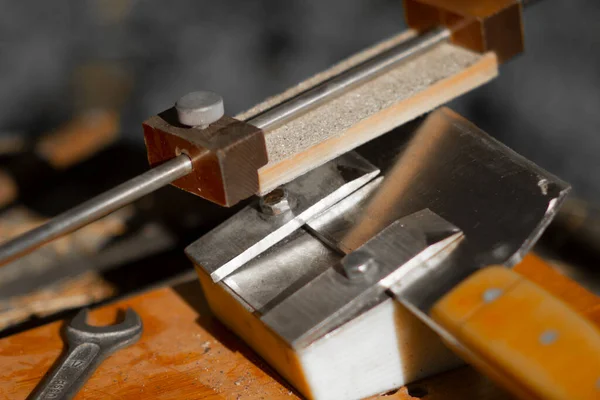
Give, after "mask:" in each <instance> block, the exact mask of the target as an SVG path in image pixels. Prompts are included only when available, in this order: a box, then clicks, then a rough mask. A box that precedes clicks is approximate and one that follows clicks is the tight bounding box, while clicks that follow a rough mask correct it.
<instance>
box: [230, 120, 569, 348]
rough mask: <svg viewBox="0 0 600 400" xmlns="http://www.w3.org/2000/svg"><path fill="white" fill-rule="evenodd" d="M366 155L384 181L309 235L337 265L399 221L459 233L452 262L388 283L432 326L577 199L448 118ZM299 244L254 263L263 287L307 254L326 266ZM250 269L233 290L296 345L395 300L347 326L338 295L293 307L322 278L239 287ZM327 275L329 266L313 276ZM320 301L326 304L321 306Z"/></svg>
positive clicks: (374, 300)
mask: <svg viewBox="0 0 600 400" xmlns="http://www.w3.org/2000/svg"><path fill="white" fill-rule="evenodd" d="M358 152H359V153H361V154H363V155H364V156H365V157H366V158H368V159H369V160H370V161H371V162H372V163H373V164H375V165H377V166H378V167H379V168H380V169H381V170H382V172H383V174H384V176H382V177H378V178H376V179H374V180H372V181H370V182H369V183H367V184H366V185H364V186H363V187H362V188H360V189H359V190H357V191H355V192H354V193H352V194H350V195H349V196H347V197H346V198H345V199H343V200H341V201H340V202H338V203H336V204H335V205H334V206H332V207H330V208H329V209H328V210H327V211H326V212H324V213H321V214H320V215H319V216H317V217H315V218H313V219H311V220H309V221H308V222H307V224H306V225H305V227H304V228H305V230H307V231H309V232H310V233H311V234H312V235H313V236H314V237H316V238H318V239H320V240H321V241H323V243H325V244H327V245H328V246H329V247H330V248H331V253H330V254H331V259H332V260H339V258H340V256H337V257H336V256H335V253H336V251H337V252H338V253H339V254H349V253H351V252H353V251H355V250H356V249H358V248H360V247H361V246H363V245H364V244H365V243H367V242H368V241H369V240H371V239H372V238H373V237H376V236H377V235H378V234H379V233H380V232H381V231H382V230H384V229H385V228H386V227H388V226H390V224H392V223H394V222H395V221H396V220H398V219H400V218H403V217H406V216H408V215H411V214H414V213H415V212H419V211H421V210H424V209H430V210H431V211H432V212H433V213H435V214H437V215H439V216H440V217H441V218H443V219H444V220H445V221H448V222H449V223H451V224H452V225H453V226H456V227H457V228H459V229H460V230H461V232H462V233H463V234H464V237H465V239H464V240H462V241H460V244H459V245H458V246H457V247H456V249H455V250H454V251H453V252H451V253H449V254H446V255H447V258H446V259H445V260H443V261H441V262H436V263H423V264H419V265H417V264H406V265H405V266H409V267H407V268H404V267H402V268H401V269H400V270H403V272H401V273H400V274H401V275H397V276H394V275H392V278H390V280H388V281H387V283H386V284H385V286H386V287H387V286H389V287H390V288H393V289H394V290H395V292H396V296H397V298H398V299H399V300H400V301H402V302H403V303H404V304H405V305H407V307H409V308H411V309H412V310H413V311H414V312H415V314H417V315H420V316H421V317H422V318H423V319H424V320H426V322H427V317H426V314H427V312H428V311H429V308H430V306H431V305H432V303H433V302H434V301H435V300H436V299H438V298H439V297H440V296H442V295H443V294H445V293H446V292H447V291H448V290H450V289H451V288H453V287H454V286H455V285H456V283H457V282H459V281H461V280H462V279H464V278H465V277H466V276H468V275H470V274H471V273H472V272H474V271H475V270H477V269H479V268H481V267H485V266H487V265H490V264H507V265H512V264H514V263H516V262H518V261H520V259H521V258H522V256H523V255H524V254H525V253H526V252H528V251H529V250H530V248H531V246H532V245H533V244H534V243H535V241H536V240H537V238H538V237H539V235H540V234H541V233H542V231H543V230H544V228H545V227H546V225H547V224H548V223H549V222H550V220H551V219H552V217H553V215H554V213H555V212H556V210H557V208H558V207H559V206H560V205H561V203H562V202H563V200H564V198H565V196H566V195H567V193H568V191H569V186H568V185H567V184H566V183H564V182H563V181H561V180H560V179H557V178H556V177H554V176H553V175H551V174H549V173H548V172H546V171H544V170H543V169H541V168H539V167H538V166H536V165H535V164H533V163H531V162H529V161H528V160H526V159H524V158H523V157H521V156H519V155H518V154H516V153H514V152H513V151H512V150H510V149H508V148H507V147H505V146H504V145H502V144H501V143H499V142H497V141H496V140H494V139H493V138H491V137H490V136H489V135H487V134H486V133H485V132H483V131H481V130H480V129H478V128H477V127H476V126H474V125H473V124H471V123H470V122H468V121H466V120H465V119H463V118H462V117H460V116H458V115H457V114H455V113H453V112H452V111H450V110H447V109H441V110H438V111H436V112H434V113H432V114H431V115H430V116H429V117H428V118H427V119H426V120H425V122H423V123H422V124H421V126H420V127H419V129H416V130H413V131H411V130H409V129H408V127H406V128H403V130H402V131H400V132H394V134H390V135H386V136H384V137H381V138H379V139H377V140H376V141H375V142H374V143H371V144H368V145H366V146H364V147H363V148H360V149H358ZM421 228H423V227H422V226H421ZM427 231H428V232H429V233H430V235H433V236H434V237H435V236H436V234H435V229H433V230H432V228H431V227H430V228H427ZM440 235H441V237H445V236H444V235H447V232H446V233H444V231H443V230H442V231H440ZM404 238H405V240H404V241H403V243H404V244H405V245H408V244H409V243H411V242H410V241H411V240H412V241H413V243H414V238H412V239H411V238H410V236H407V235H406V234H405V235H404ZM296 241H297V239H292V238H290V239H289V242H288V243H286V246H282V247H273V248H272V249H270V250H268V251H267V252H265V253H264V255H263V256H264V257H265V259H264V260H265V262H264V263H263V262H262V260H261V259H257V260H254V261H253V262H252V271H254V273H256V274H258V272H257V271H260V268H261V265H262V268H263V270H262V272H261V273H260V274H259V275H256V276H257V279H258V277H260V279H261V280H264V279H265V276H266V275H268V274H271V273H272V274H275V275H273V276H279V277H285V274H284V272H283V271H282V272H281V273H280V269H283V268H285V260H293V261H291V263H293V265H294V266H301V265H302V262H301V260H302V259H301V257H302V253H304V254H305V255H304V257H307V259H313V260H317V263H318V262H319V261H318V260H325V257H323V258H321V256H319V255H318V254H317V253H313V252H312V251H313V250H312V249H313V248H314V247H311V246H305V245H304V244H301V242H300V241H298V245H299V249H300V250H296V249H295V248H294V244H295V242H296ZM421 244H422V243H421ZM302 249H304V251H302ZM309 253H310V254H309ZM398 254H400V255H398ZM403 254H404V255H403ZM373 256H374V258H375V259H378V257H379V262H381V261H382V260H383V261H385V260H388V261H387V262H388V263H389V265H390V266H391V265H395V266H396V267H397V266H398V265H399V264H398V260H399V259H401V258H402V257H405V256H406V254H405V252H400V253H397V251H396V250H394V249H392V248H391V247H388V248H387V250H386V249H382V250H381V251H378V254H376V255H375V254H374V255H373ZM381 257H383V258H381ZM267 259H268V260H270V261H267ZM273 260H277V262H273ZM438 261H439V260H438ZM384 263H385V262H384ZM410 265H412V267H410ZM245 268H246V266H244V267H243V268H241V269H240V270H239V271H238V272H236V273H233V274H232V275H231V276H230V277H228V278H227V281H225V284H228V285H229V284H231V287H232V288H233V289H232V290H234V291H235V292H236V294H237V295H239V296H240V297H242V298H244V299H246V298H254V299H256V298H257V297H259V296H262V297H263V298H269V301H268V303H269V306H268V307H265V308H264V309H261V313H262V318H263V319H264V320H265V322H268V323H269V325H270V326H271V327H272V328H273V329H274V330H275V331H276V332H277V333H278V334H280V335H282V336H283V337H285V338H287V340H290V341H292V342H293V343H295V344H296V345H297V346H301V345H306V344H307V343H310V341H311V340H315V339H318V338H319V337H320V335H323V334H326V333H329V332H330V331H331V329H335V326H336V325H339V324H341V323H343V320H344V318H352V316H353V315H354V316H356V315H359V314H360V313H361V312H362V311H364V309H366V308H369V307H373V306H376V305H377V304H379V303H380V302H382V301H385V300H387V299H388V298H389V296H388V295H387V294H382V295H381V296H379V297H378V296H377V295H373V296H372V297H371V300H370V301H369V302H366V303H360V302H359V303H353V304H354V305H353V308H351V309H347V310H345V311H344V312H342V313H340V314H337V315H338V316H339V318H338V319H335V318H333V317H331V316H330V315H331V314H334V311H331V310H332V309H336V307H337V306H336V305H337V304H339V303H338V300H337V298H338V296H339V294H337V293H336V295H335V296H333V295H332V294H331V293H332V292H331V291H330V290H324V291H323V292H321V293H318V294H315V293H313V297H310V296H309V297H302V299H304V300H302V301H298V300H294V299H296V298H295V296H297V295H298V296H299V294H298V293H300V292H301V291H303V290H308V289H306V288H308V287H310V286H311V285H313V284H316V283H315V282H316V280H317V279H318V278H315V279H313V280H310V282H306V281H303V282H304V284H303V285H302V284H298V283H295V284H294V283H293V282H294V280H293V279H289V280H286V279H285V278H281V280H279V281H278V282H277V284H274V283H270V284H269V285H265V286H261V285H260V283H259V281H258V280H256V281H254V282H253V281H252V274H251V273H250V271H246V275H245V277H244V279H238V277H237V275H238V273H242V271H245ZM320 268H323V266H322V265H320V266H319V267H318V268H315V269H314V270H313V271H315V270H317V269H320ZM296 273H297V274H298V275H302V274H301V272H296ZM278 274H279V275H278ZM323 274H331V282H334V283H335V282H347V281H349V280H348V279H346V277H345V276H344V274H343V273H342V272H341V271H340V266H339V263H338V262H337V261H336V262H332V263H331V264H330V267H329V269H327V270H326V271H325V272H323ZM399 276H401V277H402V279H399ZM232 282H235V284H232ZM261 291H262V293H259V292H261ZM313 298H314V299H319V301H318V302H313V301H312V299H313ZM296 301H297V304H296V305H295V304H294V303H295V302H296ZM347 303H349V304H350V303H352V301H347ZM284 306H285V307H284ZM327 310H329V312H327ZM325 314H327V315H325ZM342 317H343V318H342ZM429 322H430V321H429ZM292 342H290V344H291V343H292Z"/></svg>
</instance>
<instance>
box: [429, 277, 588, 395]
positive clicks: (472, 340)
mask: <svg viewBox="0 0 600 400" xmlns="http://www.w3.org/2000/svg"><path fill="white" fill-rule="evenodd" d="M431 317H432V318H433V319H434V320H435V321H436V322H437V323H438V324H440V325H441V326H442V327H443V328H444V329H445V330H446V331H447V332H448V333H450V334H451V335H452V336H454V338H456V340H457V342H455V343H449V344H450V346H451V347H453V348H454V349H455V350H456V351H457V352H458V353H459V354H461V355H462V356H463V357H465V358H466V359H467V360H468V361H471V362H472V363H473V364H474V365H475V366H476V367H479V368H481V369H482V370H483V372H484V373H486V374H487V375H489V376H490V377H491V378H495V379H496V380H498V381H499V383H501V384H502V385H504V386H505V387H506V388H508V389H510V390H512V391H513V392H514V393H515V394H517V395H518V396H519V397H521V398H542V399H580V400H587V399H590V400H591V399H598V398H600V330H598V329H597V327H596V326H594V325H593V324H592V323H591V322H589V321H588V320H586V319H585V318H584V317H582V316H580V315H579V314H577V313H576V312H575V311H573V310H571V309H570V308H569V307H568V306H567V305H566V304H564V303H563V302H562V301H560V300H558V299H557V298H555V297H553V296H552V295H551V294H550V293H548V292H546V291H545V290H544V289H542V288H540V287H539V286H537V285H535V284H534V283H531V282H529V281H528V280H527V279H525V278H524V277H522V276H520V275H519V274H517V273H516V272H513V271H511V270H509V269H507V268H503V267H490V268H486V269H483V270H481V271H479V272H477V273H475V274H473V275H472V276H470V277H469V278H468V279H466V280H465V281H463V282H462V283H461V284H459V285H458V286H457V288H456V289H454V290H453V291H452V292H450V293H449V294H447V295H446V296H444V297H443V298H442V299H441V300H439V301H438V302H437V303H436V304H435V305H434V307H433V308H432V310H431Z"/></svg>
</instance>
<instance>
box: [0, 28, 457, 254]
mask: <svg viewBox="0 0 600 400" xmlns="http://www.w3.org/2000/svg"><path fill="white" fill-rule="evenodd" d="M449 37H450V32H449V30H448V29H443V28H440V29H435V30H433V31H431V32H428V33H426V34H423V35H420V36H417V37H415V38H414V39H411V40H409V41H406V42H403V43H400V44H398V45H396V46H394V47H392V48H390V49H389V50H387V51H385V52H383V53H381V54H378V55H377V56H375V57H373V58H371V59H369V60H367V61H365V62H363V63H362V64H359V65H357V66H355V67H353V68H351V69H349V70H348V71H345V72H343V73H341V74H340V75H338V76H336V77H334V78H332V79H330V80H328V81H326V82H324V83H322V84H320V85H318V86H316V87H314V88H312V89H310V90H308V91H306V92H304V93H301V94H300V95H298V96H297V97H295V98H292V99H290V100H288V101H287V102H284V103H283V104H281V105H278V106H276V107H274V108H272V109H269V110H267V111H265V112H263V113H262V114H260V115H258V116H256V117H254V118H252V119H250V120H249V121H247V122H249V123H251V124H252V125H254V126H256V127H258V128H260V129H263V130H269V129H273V128H274V127H276V126H278V125H280V124H282V123H285V122H287V121H289V120H290V119H293V118H295V117H297V116H298V115H300V114H302V113H305V112H307V111H309V110H311V109H313V108H314V107H316V106H318V105H319V104H322V103H324V102H326V101H330V100H331V99H332V98H335V97H337V96H339V95H340V94H342V93H343V92H344V91H346V90H348V89H349V88H351V87H354V86H357V85H359V84H362V83H364V82H366V81H368V80H369V79H373V78H374V77H376V76H377V75H380V74H382V73H383V72H385V71H388V70H390V69H391V68H393V67H395V66H397V65H399V64H400V63H402V62H403V61H406V60H407V59H408V58H410V57H412V56H415V55H417V54H420V53H422V52H423V51H425V50H427V49H429V48H431V47H433V46H435V45H436V44H438V43H440V42H442V41H444V40H447V39H448V38H449ZM190 172H192V163H191V161H190V159H189V158H188V157H187V156H185V155H180V156H178V157H175V158H174V159H172V160H170V161H168V162H166V163H164V164H162V165H160V166H158V167H155V168H153V169H151V170H150V171H148V172H145V173H143V174H141V175H139V176H137V177H135V178H133V179H131V180H129V181H127V182H125V183H123V184H121V185H119V186H117V187H115V188H114V189H111V190H109V191H107V192H105V193H103V194H101V195H99V196H97V197H95V198H93V199H91V200H88V201H86V202H85V203H83V204H81V205H79V206H77V207H75V208H73V209H71V210H68V211H66V212H64V213H62V214H60V215H58V216H57V217H55V218H53V219H52V220H50V221H48V222H47V223H46V224H44V225H42V226H40V227H38V228H35V229H33V230H31V231H29V232H27V233H25V234H23V235H21V236H19V237H17V238H15V239H13V240H11V241H8V242H6V243H4V244H2V245H0V266H1V265H3V264H6V263H7V262H10V261H12V260H14V259H15V258H18V257H19V256H22V255H24V254H26V253H27V252H29V251H31V250H33V249H35V248H37V247H39V246H42V245H43V244H45V243H47V242H49V241H52V240H54V239H56V238H58V237H60V236H63V235H66V234H68V233H71V232H73V231H75V230H77V229H79V228H81V227H83V226H85V225H87V224H89V223H91V222H94V221H96V220H98V219H100V218H102V217H104V216H106V215H108V214H110V213H111V212H113V211H116V210H118V209H119V208H121V207H123V206H125V205H127V204H129V203H132V202H133V201H135V200H137V199H139V198H140V197H143V196H145V195H146V194H148V193H151V192H153V191H155V190H157V189H160V188H161V187H163V186H166V185H168V184H169V183H171V182H173V181H174V180H176V179H178V178H181V177H182V176H185V175H187V174H189V173H190Z"/></svg>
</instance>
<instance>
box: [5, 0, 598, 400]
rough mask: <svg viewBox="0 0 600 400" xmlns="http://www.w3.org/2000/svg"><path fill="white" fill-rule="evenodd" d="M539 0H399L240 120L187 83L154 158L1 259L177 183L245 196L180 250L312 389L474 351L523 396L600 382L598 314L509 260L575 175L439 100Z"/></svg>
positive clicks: (397, 382)
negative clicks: (398, 12) (387, 17)
mask: <svg viewBox="0 0 600 400" xmlns="http://www.w3.org/2000/svg"><path fill="white" fill-rule="evenodd" d="M528 3H531V2H528V1H524V0H523V1H520V0H405V1H404V4H405V11H406V18H407V22H408V25H409V27H410V28H411V29H410V30H409V31H407V32H405V33H402V34H400V35H398V36H396V37H393V38H391V39H389V40H388V41H385V42H382V43H380V44H378V45H376V46H374V47H372V48H370V49H368V50H366V51H363V52H361V53H359V54H357V55H355V56H353V57H351V58H349V59H347V60H345V61H343V62H341V63H340V64H338V65H336V66H334V67H332V68H331V69H329V70H327V71H325V72H322V73H320V74H318V75H316V76H314V77H312V78H310V79H308V80H307V81H305V82H303V83H301V84H299V85H298V86H296V87H293V88H291V89H289V90H288V91H286V92H284V93H282V94H281V95H278V96H275V97H273V98H270V99H268V100H267V101H265V102H264V103H261V104H259V105H257V106H255V107H254V108H252V109H251V110H249V111H247V112H245V113H243V114H241V115H238V116H236V117H235V118H232V117H229V116H226V115H224V106H223V99H222V98H221V97H220V96H219V95H217V94H215V93H212V92H193V93H190V94H188V95H186V96H184V97H183V98H181V99H180V100H179V101H178V102H177V104H176V105H175V106H174V107H173V108H171V109H169V110H166V111H164V112H162V113H160V114H158V115H156V116H154V117H152V118H150V119H149V120H147V121H146V122H145V123H144V124H143V128H144V137H145V141H146V146H147V150H148V159H149V162H150V164H151V166H152V167H153V169H151V170H150V171H149V172H147V173H145V174H143V175H141V176H139V177H136V178H134V179H132V180H131V181H129V182H126V183H124V184H122V185H121V186H118V187H116V188H115V189H113V190H111V191H109V192H107V193H105V194H103V195H101V196H99V197H97V198H95V199H92V200H90V201H88V202H87V203H84V204H83V205H81V206H79V207H77V208H75V209H72V210H70V211H68V212H66V213H64V214H62V215H59V216H58V217H56V218H55V219H54V220H52V221H50V222H49V223H48V224H46V225H43V226H41V227H39V228H37V229H35V230H33V231H31V232H29V233H26V234H25V235H23V236H21V237H18V238H16V239H14V240H12V241H10V242H8V243H5V244H3V245H2V246H0V262H4V263H5V262H8V261H10V260H12V259H14V258H16V257H19V256H20V255H22V254H24V253H26V252H28V251H30V250H31V249H33V248H35V247H37V246H40V245H42V244H43V243H45V242H47V241H49V240H52V239H54V238H56V237H58V236H60V235H63V234H66V233H68V232H71V231H73V230H75V229H78V228H79V227H81V226H83V225H85V224H87V223H89V222H91V221H93V220H95V219H98V218H100V217H101V216H104V215H106V214H107V213H109V212H112V211H114V210H115V209H117V208H119V207H122V206H123V205H125V204H127V203H129V202H131V201H134V200H136V199H138V198H139V197H141V196H143V195H144V194H147V193H149V192H151V191H153V190H156V189H157V188H159V187H162V186H164V185H166V184H168V183H172V184H173V185H175V186H177V187H179V188H181V189H183V190H186V191H188V192H190V193H193V194H196V195H198V196H200V197H202V198H204V199H207V200H210V201H212V202H215V203H218V204H220V205H223V206H232V205H234V204H236V203H238V202H240V201H242V200H246V199H249V200H247V202H246V203H245V207H244V208H242V209H241V210H240V211H239V212H237V213H236V214H235V215H233V216H232V217H231V218H229V219H227V220H226V221H224V222H222V224H220V225H219V226H218V227H216V228H215V229H214V230H212V231H211V232H209V233H208V234H206V235H204V236H203V237H201V238H200V239H198V240H197V241H196V242H194V243H192V244H191V245H190V246H189V247H188V248H187V249H186V254H187V256H188V257H189V258H190V260H191V261H192V262H193V263H194V265H195V267H196V270H197V272H198V275H199V277H200V282H201V285H202V288H203V290H204V293H205V295H206V298H207V300H208V303H209V305H210V307H211V309H212V310H213V312H214V313H215V314H216V315H217V316H218V317H219V318H220V319H221V321H222V322H223V323H224V324H226V325H227V326H228V327H229V328H230V329H231V330H233V331H234V332H235V333H237V334H238V335H239V336H240V337H241V338H243V339H244V340H245V341H246V342H247V343H248V344H249V345H250V346H252V348H253V349H254V350H255V351H256V352H257V353H259V354H260V355H261V356H262V357H263V358H264V359H265V360H267V361H268V362H269V364H271V365H272V366H273V367H274V368H275V369H276V370H277V371H278V372H279V373H280V374H281V375H282V376H283V377H284V378H285V379H287V380H288V381H289V382H290V383H291V384H292V385H293V386H294V387H295V388H297V389H298V391H299V392H301V393H302V394H303V395H304V396H306V397H307V398H312V399H319V400H329V399H332V400H333V399H359V398H363V397H368V396H371V395H375V394H378V393H384V392H386V391H389V390H393V389H395V388H398V387H400V386H402V385H404V384H407V383H410V382H413V381H415V380H418V379H421V378H424V377H427V376H429V375H432V374H435V373H438V372H441V371H444V370H447V369H450V368H453V367H454V366H457V365H459V364H461V363H462V362H463V360H466V361H467V362H469V363H472V364H473V365H474V366H476V367H477V368H479V369H480V370H481V371H483V372H484V373H486V374H487V375H489V376H490V377H491V378H493V379H495V380H496V381H498V382H500V383H501V384H502V385H504V386H505V387H506V388H508V389H509V390H511V391H512V392H513V393H515V394H517V395H518V396H520V397H524V398H544V399H546V398H547V399H593V398H600V335H599V334H598V331H597V330H596V329H595V328H594V327H593V326H592V325H591V324H590V323H589V322H588V321H586V320H585V319H583V317H581V316H579V315H577V314H575V313H574V312H573V311H571V310H570V309H569V308H568V307H566V306H565V305H564V304H563V303H562V302H560V301H559V300H557V299H555V298H554V297H552V295H550V294H548V293H547V292H545V291H544V290H542V289H540V288H539V287H537V286H535V285H534V284H532V283H530V282H528V281H527V280H525V279H524V278H522V277H521V276H520V275H518V274H516V273H515V272H513V271H512V270H511V269H510V268H507V267H510V266H512V265H514V264H515V263H517V262H519V261H520V260H521V258H522V257H523V256H524V255H525V254H526V253H527V252H528V251H529V250H530V249H531V247H532V246H533V245H534V244H535V242H536V240H537V239H538V238H539V236H540V235H541V233H542V232H543V230H544V229H545V227H546V226H547V225H548V224H549V223H550V221H551V219H552V218H553V216H554V215H555V213H556V211H557V209H558V208H559V207H560V205H561V203H562V202H563V200H564V199H565V196H566V195H567V193H568V191H569V186H568V185H567V184H566V183H564V182H563V181H561V180H560V179H558V178H556V177H554V176H553V175H551V174H549V173H548V172H546V171H544V170H543V169H541V168H539V167H537V166H536V165H534V164H533V163H531V162H530V161H528V160H527V159H525V158H523V157H521V156H519V155H518V154H516V153H515V152H513V151H512V150H510V149H508V148H507V147H505V146H504V145H502V144H501V143H499V142H498V141H496V140H494V139H493V138H491V137H490V136H488V135H487V134H486V133H485V132H483V131H481V130H480V129H478V128H477V127H476V126H475V125H473V124H472V123H470V122H468V121H467V120H465V119H464V118H462V117H461V116H459V115H457V114H456V113H454V112H453V111H451V110H449V109H447V108H438V107H440V106H441V105H443V104H444V103H445V102H447V101H449V100H451V99H453V98H455V97H457V96H459V95H461V94H463V93H465V92H468V91H470V90H472V89H474V88H476V87H478V86H480V85H482V84H484V83H486V82H488V81H489V80H491V79H493V78H494V77H496V75H497V73H498V65H499V64H500V63H502V62H505V61H507V60H509V59H511V58H513V57H514V56H516V55H518V54H519V53H521V52H522V51H523V48H524V40H523V27H522V24H523V10H524V8H525V6H526V5H528ZM426 113H429V115H428V117H426V118H425V119H423V120H422V121H421V122H420V124H416V123H412V124H407V125H404V124H406V123H408V122H409V121H411V120H413V119H415V118H417V117H419V116H421V115H424V114H426ZM401 125H404V126H403V127H401V128H398V127H400V126H401ZM396 128H398V129H396ZM392 130H393V132H391V133H389V134H386V135H384V134H385V133H388V132H390V131H392ZM516 310H518V311H516ZM516 314H518V315H516ZM555 342H556V343H562V344H561V346H563V347H561V348H563V349H564V348H569V351H568V352H565V354H562V355H561V356H560V357H559V362H557V361H555V356H556V352H554V351H553V350H552V349H551V348H550V347H551V346H553V345H555V344H556V343H555ZM565 343H566V344H565ZM198 345H199V346H200V344H198ZM565 346H566V347H565ZM566 353H568V354H566ZM581 359H588V360H591V361H590V362H589V365H588V366H587V367H586V368H584V369H581V370H580V371H578V373H577V377H576V378H565V374H564V372H565V368H566V369H567V370H568V369H569V368H572V366H574V365H577V364H578V362H579V360H581ZM571 375H573V374H571Z"/></svg>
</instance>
